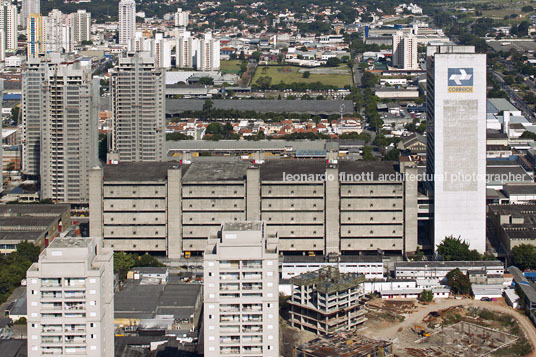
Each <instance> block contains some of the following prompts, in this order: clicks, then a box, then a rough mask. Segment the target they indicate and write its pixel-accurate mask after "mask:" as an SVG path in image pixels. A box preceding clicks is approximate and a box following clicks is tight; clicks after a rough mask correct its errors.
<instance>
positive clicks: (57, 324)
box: [26, 237, 114, 357]
mask: <svg viewBox="0 0 536 357" xmlns="http://www.w3.org/2000/svg"><path fill="white" fill-rule="evenodd" d="M26 278H27V286H26V294H27V316H28V319H27V321H28V323H27V331H28V356H30V357H34V356H35V357H37V356H43V355H54V356H68V355H83V356H88V357H91V356H94V357H108V356H109V357H112V356H113V355H114V322H113V319H114V318H113V315H114V300H113V294H114V292H113V286H114V284H113V254H112V251H111V250H106V249H102V248H100V247H99V246H98V243H97V242H96V240H95V239H92V238H75V237H69V238H56V239H54V240H53V241H52V243H51V244H50V246H49V247H48V248H46V249H45V250H44V251H43V252H42V253H41V255H40V256H39V261H38V262H37V263H34V264H33V265H32V266H31V267H30V269H28V271H27V272H26Z"/></svg>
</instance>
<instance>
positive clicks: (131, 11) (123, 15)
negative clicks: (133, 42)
mask: <svg viewBox="0 0 536 357" xmlns="http://www.w3.org/2000/svg"><path fill="white" fill-rule="evenodd" d="M135 34H136V2H135V1H134V0H121V1H119V44H120V45H128V43H129V41H130V39H131V38H133V37H134V36H135Z"/></svg>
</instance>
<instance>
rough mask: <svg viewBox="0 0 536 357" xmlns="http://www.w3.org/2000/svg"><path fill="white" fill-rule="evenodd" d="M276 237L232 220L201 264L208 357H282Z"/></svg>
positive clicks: (210, 243)
mask: <svg viewBox="0 0 536 357" xmlns="http://www.w3.org/2000/svg"><path fill="white" fill-rule="evenodd" d="M278 262H279V257H278V251H277V236H276V235H274V236H272V235H270V234H267V233H266V230H265V229H264V226H263V223H262V222H228V223H224V224H223V225H222V228H221V231H220V232H219V236H218V237H217V238H212V239H210V240H209V241H208V244H207V247H206V250H205V258H204V262H203V276H204V282H205V285H204V293H203V294H204V312H203V314H204V323H203V325H204V335H205V343H204V347H205V356H207V357H213V356H214V357H215V356H221V355H236V356H258V357H261V356H263V357H270V356H273V357H276V356H279V264H278Z"/></svg>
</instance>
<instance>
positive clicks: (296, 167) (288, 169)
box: [259, 159, 326, 181]
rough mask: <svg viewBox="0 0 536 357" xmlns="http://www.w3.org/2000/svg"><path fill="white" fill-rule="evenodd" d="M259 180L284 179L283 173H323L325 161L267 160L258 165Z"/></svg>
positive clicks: (324, 171) (315, 174) (316, 174)
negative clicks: (259, 171)
mask: <svg viewBox="0 0 536 357" xmlns="http://www.w3.org/2000/svg"><path fill="white" fill-rule="evenodd" d="M259 168H260V170H261V180H263V181H284V180H285V178H284V175H287V174H290V175H314V176H318V175H323V174H325V173H326V161H325V160H322V159H311V160H296V159H281V160H269V161H266V162H265V163H264V164H262V165H260V166H259Z"/></svg>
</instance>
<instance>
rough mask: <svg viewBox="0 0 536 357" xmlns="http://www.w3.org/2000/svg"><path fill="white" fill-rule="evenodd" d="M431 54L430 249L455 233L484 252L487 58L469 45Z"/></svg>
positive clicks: (429, 84)
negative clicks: (431, 217) (431, 227)
mask: <svg viewBox="0 0 536 357" xmlns="http://www.w3.org/2000/svg"><path fill="white" fill-rule="evenodd" d="M429 50H430V51H433V49H432V48H430V49H429ZM435 51H436V52H435V53H433V52H432V53H428V55H429V56H428V62H427V72H428V73H427V98H426V101H427V103H426V107H427V123H426V128H427V135H426V137H427V143H428V144H427V175H428V180H429V182H430V189H431V192H432V196H433V204H434V214H433V225H434V228H433V235H434V247H435V246H437V245H438V244H439V243H440V242H441V241H442V240H443V239H444V238H445V237H446V236H450V235H454V236H455V237H458V236H460V237H461V238H462V239H463V240H465V241H467V242H468V243H469V244H470V246H471V249H477V250H478V251H479V252H484V251H485V249H486V55H484V54H476V53H475V51H474V47H472V46H439V47H437V48H436V49H435Z"/></svg>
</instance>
